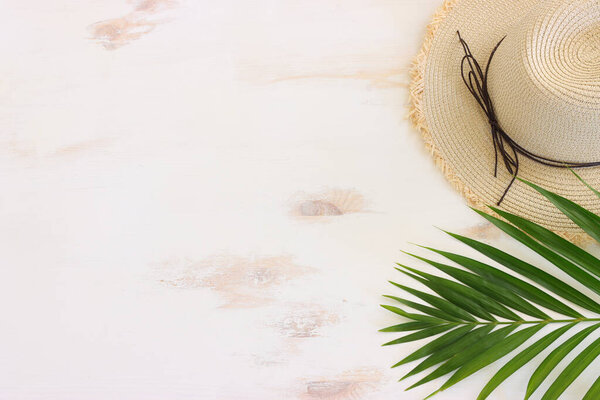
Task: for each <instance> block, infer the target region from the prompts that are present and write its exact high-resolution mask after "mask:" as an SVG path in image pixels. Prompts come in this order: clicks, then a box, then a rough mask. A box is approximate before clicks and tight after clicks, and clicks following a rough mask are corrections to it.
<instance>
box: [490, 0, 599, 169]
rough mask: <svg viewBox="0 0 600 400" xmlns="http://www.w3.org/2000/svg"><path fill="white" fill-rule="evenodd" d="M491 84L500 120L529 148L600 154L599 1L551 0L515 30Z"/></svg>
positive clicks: (565, 154)
mask: <svg viewBox="0 0 600 400" xmlns="http://www.w3.org/2000/svg"><path fill="white" fill-rule="evenodd" d="M488 85H489V92H490V96H491V98H492V99H493V102H494V107H495V111H496V115H497V118H498V121H499V123H500V124H501V126H502V128H503V129H504V131H506V133H507V134H508V135H509V136H510V137H511V138H512V139H514V140H515V141H516V142H517V143H519V144H520V145H521V146H522V147H524V148H525V149H527V150H529V151H531V152H533V153H535V154H538V155H540V156H544V157H548V158H552V159H556V160H562V161H565V162H591V161H595V160H598V159H599V158H600V1H599V0H546V1H543V2H540V5H539V6H538V7H535V8H534V9H533V10H532V11H531V12H530V13H528V14H526V15H525V16H523V17H522V18H521V19H520V20H519V21H518V22H517V23H515V24H514V25H513V26H512V27H511V28H510V29H509V30H508V31H507V36H506V38H505V40H504V41H503V42H502V44H501V45H500V47H499V48H498V50H497V52H496V54H495V55H494V58H493V61H492V63H491V66H490V71H489V77H488Z"/></svg>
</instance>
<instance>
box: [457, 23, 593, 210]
mask: <svg viewBox="0 0 600 400" xmlns="http://www.w3.org/2000/svg"><path fill="white" fill-rule="evenodd" d="M456 33H457V34H458V39H459V41H460V43H461V45H462V47H463V49H464V51H465V55H464V57H463V58H462V61H461V65H460V71H461V75H462V79H463V82H464V83H465V85H466V86H467V88H468V89H469V92H471V94H472V95H473V97H474V98H475V100H477V103H478V104H479V106H480V107H481V109H482V110H483V112H484V113H485V115H486V116H487V118H488V122H489V124H490V128H491V134H492V141H493V143H494V160H495V161H494V177H497V175H498V154H500V157H501V158H502V162H503V163H504V166H505V167H506V170H507V171H508V173H509V174H511V175H512V179H511V180H510V183H509V184H508V187H507V188H506V190H505V191H504V193H503V194H502V197H500V200H499V201H498V203H497V205H500V203H502V201H503V200H504V198H505V197H506V194H507V193H508V191H509V190H510V188H511V187H512V185H513V183H514V182H515V179H517V175H518V173H519V155H522V156H523V157H526V158H528V159H530V160H533V161H535V162H537V163H540V164H543V165H546V166H549V167H554V168H588V167H596V166H599V165H600V161H594V162H586V163H580V162H564V161H559V160H553V159H551V158H547V157H542V156H539V155H537V154H534V153H532V152H530V151H528V150H526V149H524V148H523V147H521V146H520V145H519V144H517V143H516V142H515V141H514V140H513V139H511V138H510V136H508V134H507V133H506V132H504V130H503V129H502V128H501V127H500V124H499V123H498V119H497V118H496V112H495V111H494V105H493V104H492V100H491V97H490V94H489V92H488V82H487V81H488V72H489V69H490V64H491V62H492V58H493V57H494V54H495V53H496V50H498V47H500V45H501V44H502V42H503V41H504V39H505V38H506V36H505V37H504V38H502V39H501V40H500V41H499V42H498V44H497V45H496V47H494V49H493V50H492V52H491V54H490V57H489V59H488V62H487V65H486V67H485V72H483V70H482V69H481V67H480V65H479V63H478V62H477V60H476V59H475V57H474V56H473V53H471V49H469V45H468V44H467V42H465V41H464V40H463V38H462V37H461V36H460V32H459V31H457V32H456Z"/></svg>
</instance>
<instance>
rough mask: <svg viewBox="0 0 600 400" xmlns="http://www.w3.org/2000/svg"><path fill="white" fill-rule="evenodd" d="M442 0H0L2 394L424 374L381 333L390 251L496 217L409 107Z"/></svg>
mask: <svg viewBox="0 0 600 400" xmlns="http://www.w3.org/2000/svg"><path fill="white" fill-rule="evenodd" d="M437 5H438V1H437V0H373V1H363V0H345V1H341V0H319V1H317V0H308V1H307V0H277V1H274V0H257V1H242V0H222V1H191V0H177V1H175V0H171V1H169V0H162V1H161V0H152V1H150V0H144V1H142V0H140V1H127V0H102V1H100V0H94V1H85V2H74V1H66V0H56V1H40V0H24V1H16V0H9V1H6V2H4V4H3V7H2V9H3V12H2V13H1V15H0V32H1V33H2V35H3V37H4V38H6V40H3V41H2V42H1V43H0V50H1V52H2V54H3V57H2V60H3V61H2V62H0V126H2V129H1V130H0V166H1V167H0V187H2V193H1V195H0V222H1V223H0V259H1V260H2V261H1V262H0V271H1V273H2V279H0V313H1V314H2V316H3V318H2V319H3V323H2V329H0V343H2V345H3V346H2V356H1V357H0V398H2V399H11V400H19V399H27V400H30V399H57V400H70V399H77V400H80V399H86V400H88V399H117V398H119V399H142V400H144V399H161V400H162V399H170V400H177V399H219V400H235V399H240V400H242V399H243V400H252V399H260V400H265V399H305V400H306V399H320V400H324V399H329V400H332V399H336V400H350V399H398V398H401V399H419V398H423V397H424V395H426V394H428V393H429V392H430V388H423V389H422V390H421V389H418V390H416V391H415V392H414V393H413V392H408V393H405V392H403V388H404V387H405V386H403V384H399V383H397V382H396V380H397V378H399V377H400V376H402V375H403V373H405V372H406V369H404V370H399V369H398V370H396V369H394V370H391V369H389V366H390V365H392V364H394V363H395V362H396V361H398V360H399V358H400V356H401V355H402V354H406V353H407V352H408V351H410V349H414V348H417V347H418V346H420V345H421V343H418V342H417V343H414V344H411V345H403V346H399V347H397V348H394V349H390V348H381V347H380V345H381V344H382V343H384V342H386V341H388V340H390V339H389V336H386V335H384V334H382V333H379V332H377V330H378V329H380V328H382V327H384V326H388V325H392V324H394V323H397V322H396V321H397V320H396V319H395V318H394V317H393V316H392V315H390V314H389V313H387V312H386V311H385V310H382V309H381V308H380V307H378V304H379V303H380V302H382V301H383V299H382V298H381V297H380V296H381V295H382V294H386V293H387V294H396V293H395V292H394V290H393V288H391V287H388V284H387V283H386V282H387V280H389V279H392V278H393V279H395V280H398V281H402V279H403V278H402V277H401V276H398V275H397V273H396V272H395V271H394V268H393V267H394V262H396V261H405V262H406V261H407V260H408V259H407V258H404V257H403V256H401V253H400V251H399V250H401V249H402V250H409V249H410V245H408V244H407V242H409V241H410V242H418V243H424V244H428V245H432V246H437V247H441V248H445V249H448V250H451V251H463V250H464V249H463V248H462V247H460V246H459V245H458V244H456V243H454V242H452V241H451V240H449V239H448V238H447V237H445V235H443V234H442V233H440V232H439V231H438V230H436V229H435V228H433V227H432V226H433V225H436V226H440V227H443V228H446V229H449V230H455V231H460V232H469V233H473V234H474V235H475V236H477V237H483V238H485V239H486V240H487V239H489V240H492V239H493V240H496V239H497V237H496V236H495V235H496V234H495V233H492V230H491V229H489V227H487V226H485V225H481V219H480V218H479V217H478V216H477V215H475V214H474V213H472V212H471V211H470V210H469V209H468V208H467V207H466V206H465V205H464V204H463V201H462V200H461V199H460V198H459V196H458V195H456V194H455V193H454V192H453V190H452V189H451V188H450V186H449V185H448V184H447V183H446V182H445V181H444V179H443V177H442V176H441V175H440V174H439V173H438V172H437V171H436V169H435V167H434V165H433V163H432V162H431V160H430V158H429V156H428V154H427V153H426V151H425V150H424V149H423V146H422V143H421V139H420V137H419V135H418V134H417V133H415V132H413V131H412V130H411V129H410V127H409V124H408V123H407V121H406V120H405V115H406V110H405V104H406V96H407V93H406V83H407V82H408V77H407V76H406V73H405V72H406V71H407V70H408V67H409V65H410V62H411V58H412V56H413V55H414V54H415V53H416V52H417V50H418V48H419V45H420V42H421V36H422V35H423V33H424V31H425V26H426V24H427V22H428V19H429V17H430V15H431V14H432V13H433V11H434V9H435V8H436V6H437ZM505 245H506V246H511V244H510V243H505ZM409 367H410V366H407V368H409ZM491 373H492V371H491V370H489V369H486V370H484V371H483V372H482V373H480V374H478V375H477V376H476V377H475V378H473V379H471V380H469V381H468V382H466V383H465V384H461V385H458V386H457V388H456V389H454V390H453V391H452V392H448V393H442V394H440V395H439V397H438V398H439V399H440V400H444V399H468V398H473V397H474V394H475V393H477V391H478V388H480V387H481V386H482V385H483V383H484V379H485V378H486V377H489V376H491ZM525 379H526V375H517V376H516V377H515V378H514V381H513V382H512V383H514V384H509V385H506V386H505V387H504V388H501V389H500V390H498V392H497V393H495V394H494V396H495V397H493V398H494V399H508V398H514V397H515V396H517V395H518V394H519V393H520V391H519V390H518V387H519V386H522V383H523V382H524V381H525ZM584 386H585V385H584ZM572 398H575V397H572Z"/></svg>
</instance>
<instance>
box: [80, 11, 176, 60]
mask: <svg viewBox="0 0 600 400" xmlns="http://www.w3.org/2000/svg"><path fill="white" fill-rule="evenodd" d="M175 5H176V1H175V0H143V1H138V2H136V3H135V6H134V9H133V11H131V12H130V13H129V14H127V15H125V16H123V17H119V18H113V19H109V20H105V21H100V22H96V23H95V24H92V25H90V26H89V29H90V31H91V34H92V39H95V40H96V42H97V43H99V44H101V45H102V46H104V48H105V49H106V50H115V49H118V48H119V47H121V46H124V45H126V44H128V43H130V42H132V41H134V40H137V39H139V38H141V37H142V36H144V35H146V34H148V33H150V32H152V30H153V29H154V28H155V27H156V25H157V24H158V22H157V21H155V20H152V19H151V17H153V16H154V15H155V14H157V13H159V12H161V11H163V10H167V9H170V8H173V7H174V6H175Z"/></svg>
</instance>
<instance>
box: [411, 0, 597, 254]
mask: <svg viewBox="0 0 600 400" xmlns="http://www.w3.org/2000/svg"><path fill="white" fill-rule="evenodd" d="M457 30H460V32H461V35H462V37H463V38H464V39H465V40H466V41H467V42H468V43H469V46H470V48H471V51H472V52H473V54H474V56H475V57H476V58H477V59H478V60H479V62H480V64H482V66H484V65H485V64H486V62H487V58H488V57H489V54H490V52H491V51H492V49H493V48H494V46H495V45H496V44H497V43H498V41H500V40H501V39H502V38H503V37H504V36H505V35H506V39H505V41H504V42H503V43H502V45H501V46H500V48H499V49H498V52H497V53H496V56H495V57H494V60H493V62H492V65H491V67H490V75H489V91H490V95H491V98H492V101H493V102H494V107H495V110H496V114H497V116H498V121H499V122H500V124H501V125H502V127H503V129H504V130H505V131H506V132H507V133H508V134H509V135H510V136H511V137H512V138H514V139H515V140H516V141H517V143H519V144H520V145H521V146H523V147H525V148H526V149H528V150H529V151H532V152H534V153H536V154H538V155H541V156H544V157H549V158H553V159H557V160H561V161H565V162H590V161H598V160H600V3H599V2H598V1H597V0H546V1H539V0H496V1H489V0H446V1H445V2H444V4H443V5H442V7H441V8H440V10H439V11H438V12H437V14H436V15H435V16H434V18H433V21H432V22H431V24H430V25H429V26H428V29H427V34H426V37H425V41H424V43H423V47H422V49H421V51H420V52H419V54H418V55H417V57H416V59H415V62H414V65H413V69H412V83H411V90H410V97H411V105H410V119H411V121H412V122H413V124H414V125H415V127H416V128H417V129H419V130H420V131H421V133H422V135H423V137H424V139H425V143H426V146H427V148H428V149H429V150H430V151H431V153H432V154H433V156H434V159H435V162H436V164H437V165H438V166H439V167H440V168H441V169H442V171H443V172H444V174H445V175H446V177H447V178H448V180H449V181H450V182H451V183H452V184H453V186H455V187H456V188H457V189H458V190H459V191H460V192H461V193H462V194H463V196H464V197H465V198H466V199H467V201H468V203H469V204H470V205H472V206H475V207H477V208H481V209H484V208H485V206H486V205H488V204H489V205H494V204H495V203H496V202H497V201H498V199H499V198H500V197H501V196H502V193H503V191H504V190H505V189H506V187H507V185H508V183H509V182H510V179H511V175H510V174H509V173H508V172H507V171H506V169H505V168H504V166H503V165H502V164H501V163H499V165H498V177H497V178H495V177H494V176H493V172H494V147H493V142H492V138H491V134H490V126H489V123H488V121H487V117H486V116H485V114H484V113H483V112H482V110H481V109H480V108H479V105H478V104H477V102H476V101H475V99H474V98H473V97H472V96H471V94H470V93H469V92H468V89H467V88H466V86H465V85H464V83H463V81H462V78H461V72H460V62H461V59H462V56H463V55H464V52H463V50H462V47H461V45H460V43H459V41H458V37H457V33H456V31H457ZM519 160H520V163H521V165H520V170H519V177H521V178H523V179H526V180H529V181H531V182H534V183H536V184H538V185H540V186H542V187H544V188H546V189H548V190H551V191H553V192H556V193H558V194H560V195H563V196H565V197H567V198H569V199H571V200H573V201H575V202H577V203H578V204H580V205H582V206H584V207H586V208H588V209H590V210H591V211H593V212H595V213H596V214H598V213H600V199H598V198H597V197H596V196H595V194H594V193H593V192H591V191H590V190H589V189H588V188H586V187H585V186H584V185H583V184H582V183H581V182H579V181H578V180H577V178H576V177H575V176H574V175H573V174H572V173H571V172H570V171H568V170H565V169H559V168H552V167H547V166H543V165H541V164H539V163H536V162H534V161H531V160H528V159H526V158H525V157H520V158H519ZM577 172H578V174H580V175H581V176H582V177H583V178H584V179H585V180H586V181H587V182H588V183H590V184H591V185H592V186H593V187H596V188H599V189H600V167H594V168H586V169H579V170H578V171H577ZM501 208H502V209H505V210H507V211H509V212H512V213H515V214H518V215H521V216H523V217H525V218H527V219H530V220H532V221H534V222H537V223H540V224H542V225H544V226H547V227H548V228H550V229H552V230H553V231H555V232H557V233H559V234H561V235H562V236H565V237H567V238H569V239H571V240H574V241H578V242H582V241H584V240H585V239H586V238H587V235H585V234H584V233H583V232H582V231H581V230H580V229H579V228H578V227H576V226H575V225H574V224H573V223H572V222H571V221H570V220H568V219H567V218H566V217H565V216H564V215H563V214H562V213H560V211H558V210H557V209H556V208H555V207H554V206H553V205H552V204H550V202H548V201H547V200H545V199H544V198H543V197H542V196H541V195H539V194H538V193H537V192H536V191H534V190H533V189H532V188H530V187H528V186H527V185H525V184H523V183H521V182H518V181H517V182H516V183H515V184H514V185H513V187H512V188H511V189H510V191H509V192H508V195H507V196H506V198H505V199H504V201H503V203H502V206H501Z"/></svg>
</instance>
